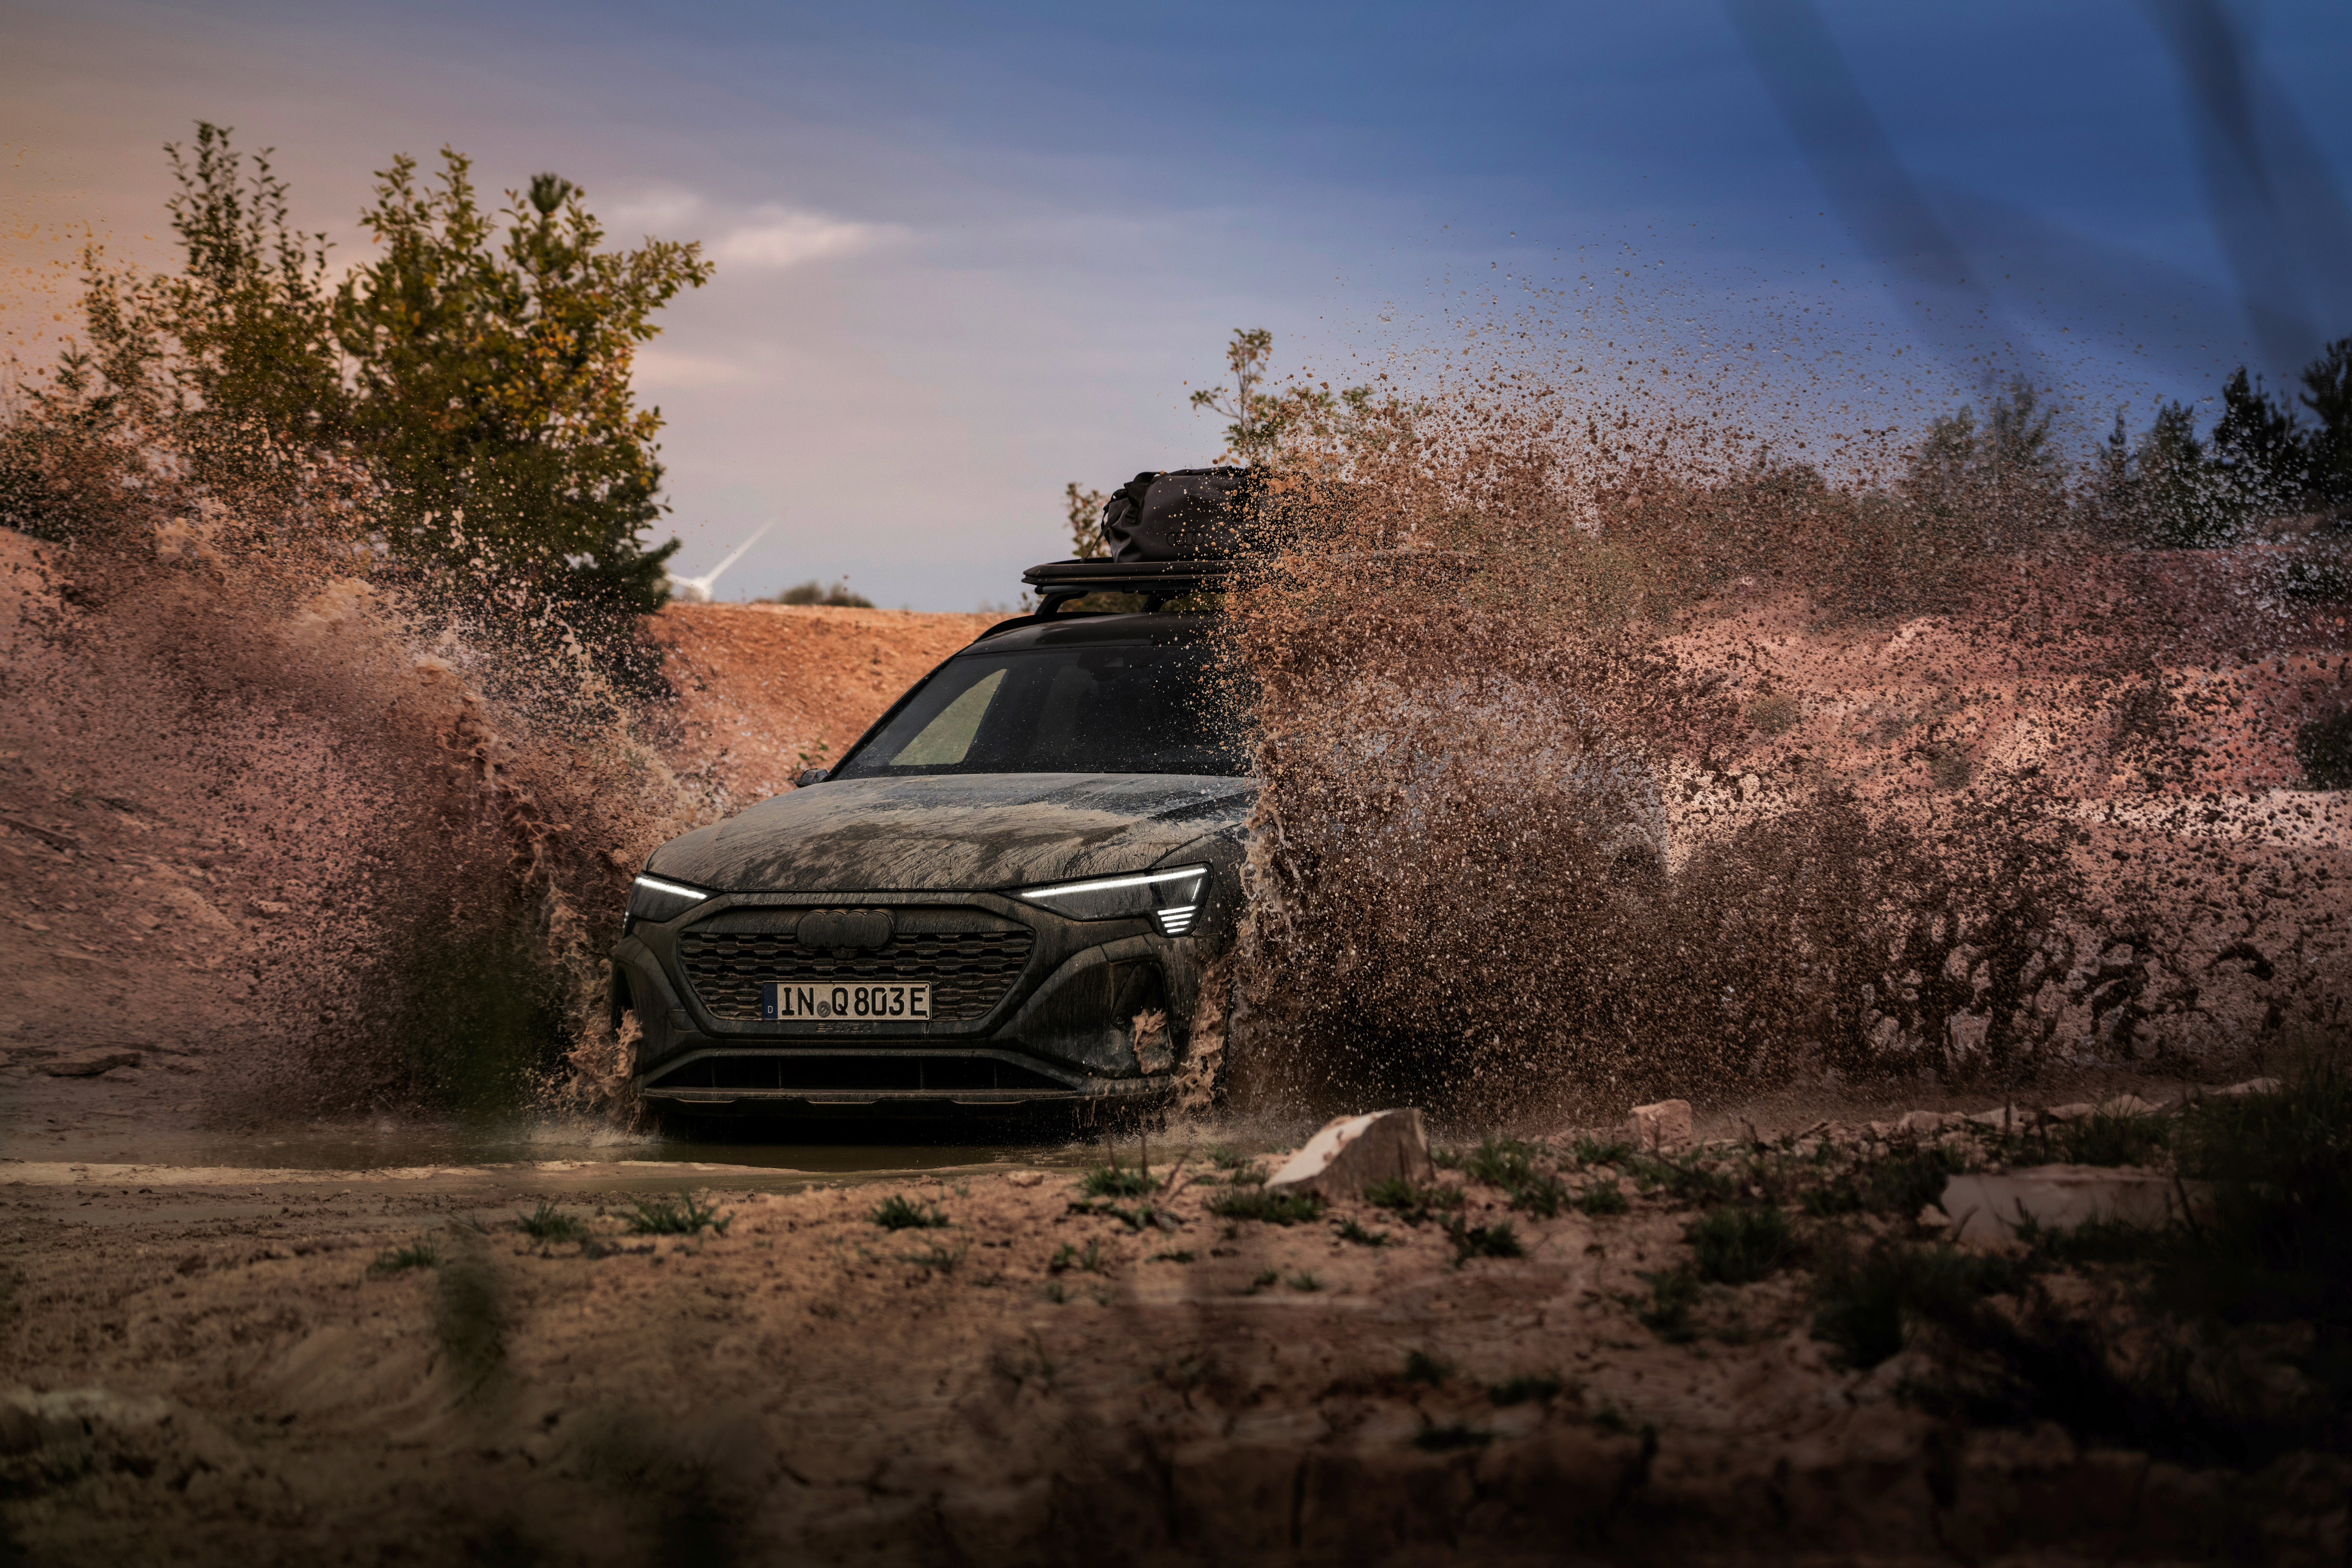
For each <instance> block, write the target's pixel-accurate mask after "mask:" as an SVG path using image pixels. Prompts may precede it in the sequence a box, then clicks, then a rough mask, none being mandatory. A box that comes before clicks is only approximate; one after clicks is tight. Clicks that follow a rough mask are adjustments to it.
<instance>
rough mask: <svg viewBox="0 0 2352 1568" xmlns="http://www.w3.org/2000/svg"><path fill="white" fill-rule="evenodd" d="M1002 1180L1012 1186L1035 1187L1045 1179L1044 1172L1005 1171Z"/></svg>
mask: <svg viewBox="0 0 2352 1568" xmlns="http://www.w3.org/2000/svg"><path fill="white" fill-rule="evenodd" d="M1004 1179H1005V1180H1006V1181H1009V1182H1011V1183H1012V1184H1013V1186H1036V1185H1037V1184H1038V1183H1039V1182H1041V1181H1044V1180H1045V1172H1044V1171H1006V1172H1005V1173H1004Z"/></svg>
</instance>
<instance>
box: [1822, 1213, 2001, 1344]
mask: <svg viewBox="0 0 2352 1568" xmlns="http://www.w3.org/2000/svg"><path fill="white" fill-rule="evenodd" d="M2021 1279H2022V1275H2021V1270H2019V1268H2018V1267H2017V1265H2015V1264H2013V1263H2011V1262H2010V1261H2009V1260H2005V1259H2001V1258H1997V1257H1994V1256H1992V1255H1990V1254H1988V1253H1981V1252H1964V1251H1961V1250H1959V1249H1957V1248H1953V1247H1949V1246H1946V1245H1943V1244H1941V1243H1937V1244H1936V1245H1934V1246H1928V1247H1916V1246H1910V1245H1906V1244H1905V1243H1901V1242H1891V1241H1882V1242H1880V1243H1879V1244H1878V1245H1876V1246H1874V1247H1872V1248H1870V1249H1868V1250H1866V1251H1864V1252H1861V1253H1859V1254H1853V1253H1844V1254H1839V1255H1836V1256H1833V1257H1832V1259H1831V1260H1830V1263H1829V1266H1828V1267H1826V1268H1824V1269H1822V1270H1821V1271H1820V1272H1819V1273H1818V1274H1817V1275H1816V1276H1815V1277H1814V1285H1813V1337H1814V1338H1815V1339H1818V1340H1825V1341H1827V1342H1828V1343H1831V1344H1832V1345H1835V1346H1836V1347H1837V1349H1838V1351H1839V1353H1840V1354H1841V1355H1842V1356H1843V1358H1844V1360H1845V1361H1846V1363H1847V1364H1849V1365H1852V1366H1855V1367H1859V1368H1864V1369H1867V1368H1870V1367H1874V1366H1876V1365H1877V1364H1879V1363H1880V1362H1882V1361H1885V1359H1886V1358H1887V1357H1888V1356H1891V1355H1893V1354H1895V1352H1896V1351H1899V1350H1901V1349H1902V1348H1903V1340H1904V1334H1905V1333H1906V1329H1907V1327H1908V1325H1909V1324H1911V1323H1913V1322H1921V1321H1925V1322H1935V1323H1937V1324H1940V1325H1942V1326H1943V1327H1945V1328H1947V1329H1952V1330H1955V1331H1960V1332H1965V1331H1966V1330H1967V1329H1968V1328H1969V1326H1970V1325H1971V1324H1972V1323H1973V1322H1974V1321H1975V1318H1976V1314H1977V1311H1978V1306H1979V1302H1980V1301H1982V1300H1983V1299H1984V1298H1985V1297H1986V1296H1988V1295H1991V1294H1994V1293H1996V1292H2000V1291H2011V1290H2014V1289H2016V1288H2017V1287H2018V1285H2019V1284H2020V1282H2021Z"/></svg>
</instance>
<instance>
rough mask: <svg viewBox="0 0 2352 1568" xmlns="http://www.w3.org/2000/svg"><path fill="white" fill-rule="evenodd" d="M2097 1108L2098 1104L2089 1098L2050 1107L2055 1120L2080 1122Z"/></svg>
mask: <svg viewBox="0 0 2352 1568" xmlns="http://www.w3.org/2000/svg"><path fill="white" fill-rule="evenodd" d="M2097 1109H2098V1107H2097V1106H2096V1105H2094V1104H2092V1103H2090V1102H2089V1101H2087V1100H2076V1101H2074V1102H2072V1103H2068V1104H2064V1105H2053V1106H2052V1107H2050V1119H2051V1120H2052V1121H2053V1122H2079V1121H2081V1120H2082V1119H2083V1118H2084V1117H2085V1116H2088V1115H2090V1114H2091V1113H2094V1112H2095V1111H2096V1110H2097Z"/></svg>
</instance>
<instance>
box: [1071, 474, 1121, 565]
mask: <svg viewBox="0 0 2352 1568" xmlns="http://www.w3.org/2000/svg"><path fill="white" fill-rule="evenodd" d="M1109 500H1110V497H1108V495H1106V494H1104V493H1103V492H1102V491H1100V490H1081V489H1079V488H1078V482H1077V481H1076V480H1075V479H1073V480H1071V481H1070V482H1069V483H1068V484H1066V485H1065V486H1062V513H1063V517H1064V518H1065V519H1066V521H1067V522H1068V523H1069V525H1070V555H1071V557H1072V558H1073V559H1077V560H1099V559H1102V558H1103V557H1104V556H1107V555H1108V554H1109V553H1110V547H1109V546H1108V545H1106V544H1104V543H1103V537H1102V510H1103V507H1104V506H1105V505H1106V504H1107V503H1108V501H1109Z"/></svg>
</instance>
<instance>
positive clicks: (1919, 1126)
mask: <svg viewBox="0 0 2352 1568" xmlns="http://www.w3.org/2000/svg"><path fill="white" fill-rule="evenodd" d="M1950 1120H1957V1118H1953V1117H1947V1116H1946V1115H1945V1114H1944V1113H1942V1112H1941V1111H1906V1112H1905V1113H1903V1120H1901V1121H1900V1122H1897V1123H1895V1125H1896V1126H1897V1127H1900V1128H1902V1129H1903V1130H1904V1131H1905V1132H1906V1133H1940V1132H1942V1131H1943V1130H1944V1124H1945V1123H1946V1122H1947V1121H1950Z"/></svg>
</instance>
